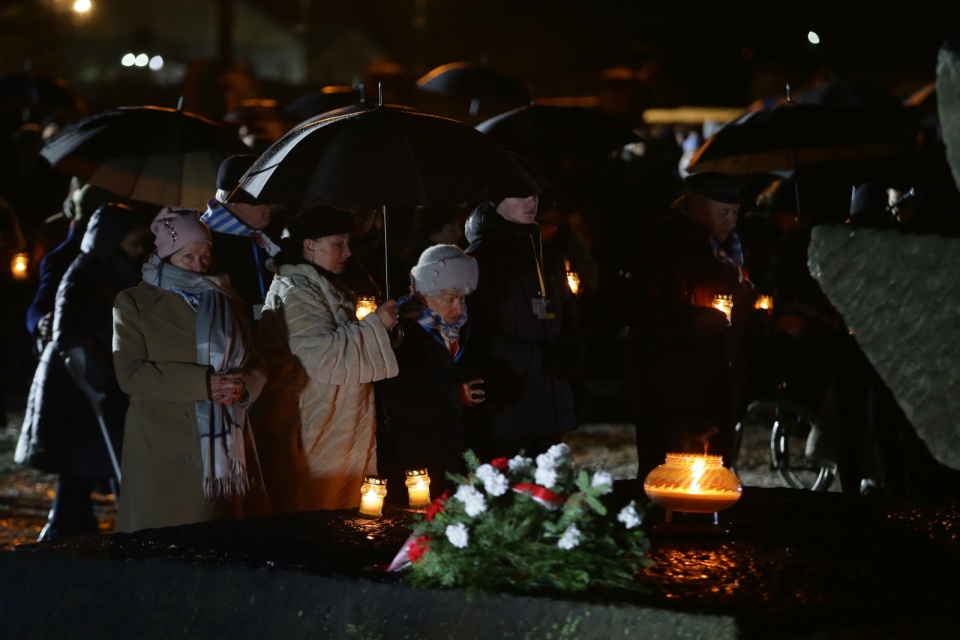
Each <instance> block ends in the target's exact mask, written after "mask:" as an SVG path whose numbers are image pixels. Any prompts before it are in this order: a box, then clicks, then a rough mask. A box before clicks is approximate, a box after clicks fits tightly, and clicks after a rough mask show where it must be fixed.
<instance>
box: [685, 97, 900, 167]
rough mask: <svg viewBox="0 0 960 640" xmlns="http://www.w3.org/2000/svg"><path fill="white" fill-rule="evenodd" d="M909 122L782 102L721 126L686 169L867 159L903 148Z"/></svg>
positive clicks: (844, 109) (889, 116)
mask: <svg viewBox="0 0 960 640" xmlns="http://www.w3.org/2000/svg"><path fill="white" fill-rule="evenodd" d="M914 127H915V125H911V123H910V120H909V118H908V117H907V115H906V112H903V114H902V115H901V114H891V113H887V112H879V111H865V110H863V109H858V108H851V107H840V106H828V105H812V104H790V103H787V104H783V105H780V106H776V107H772V108H768V109H760V110H757V111H752V112H750V113H748V114H746V115H744V116H741V117H739V118H737V119H736V120H732V121H730V122H728V123H726V124H725V125H723V126H722V127H721V128H720V129H718V130H717V131H716V133H714V134H713V135H712V136H710V138H709V139H708V140H707V141H706V142H705V143H704V144H703V146H701V147H700V149H699V150H698V151H697V154H696V155H695V156H694V157H693V159H692V160H691V161H690V165H689V171H690V172H691V173H698V172H703V171H722V172H725V173H730V174H751V173H770V172H787V171H793V170H795V169H797V168H798V167H801V166H804V165H812V164H820V163H825V162H837V161H843V162H850V161H859V160H872V159H876V158H881V157H884V156H889V155H892V154H894V153H896V152H897V151H900V150H905V149H907V148H908V147H909V146H910V145H911V144H912V143H913V142H915V140H916V132H915V128H914Z"/></svg>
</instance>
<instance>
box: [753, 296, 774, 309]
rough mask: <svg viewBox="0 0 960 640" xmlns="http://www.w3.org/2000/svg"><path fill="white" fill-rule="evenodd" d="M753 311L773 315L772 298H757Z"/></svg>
mask: <svg viewBox="0 0 960 640" xmlns="http://www.w3.org/2000/svg"><path fill="white" fill-rule="evenodd" d="M753 308H754V309H759V310H761V311H766V312H767V313H773V296H757V301H756V302H755V303H754V304H753Z"/></svg>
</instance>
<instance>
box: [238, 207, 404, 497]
mask: <svg viewBox="0 0 960 640" xmlns="http://www.w3.org/2000/svg"><path fill="white" fill-rule="evenodd" d="M353 226H354V215H353V213H351V212H349V211H343V210H340V209H337V208H334V207H331V206H317V207H310V208H306V209H303V210H301V211H299V212H298V213H297V214H296V215H294V216H293V217H292V218H290V219H289V220H288V221H287V227H286V231H285V237H283V238H282V239H281V249H280V252H279V253H278V254H277V256H276V257H275V259H274V263H275V265H276V268H277V273H276V275H275V276H274V279H273V282H272V284H271V285H270V289H269V291H268V292H267V297H266V301H265V304H264V309H263V315H262V317H261V319H260V347H261V349H262V351H263V353H264V356H265V358H266V361H267V370H268V373H269V379H268V382H267V386H266V389H265V390H264V393H263V401H262V402H261V403H260V404H258V406H257V413H256V415H255V416H254V426H255V432H256V435H257V438H258V442H257V444H258V448H259V451H260V453H261V460H262V463H263V468H264V476H265V481H266V485H267V491H268V494H269V496H270V502H271V506H272V508H273V511H274V512H275V513H289V512H295V511H310V510H317V509H349V508H356V507H358V506H359V504H360V487H361V485H362V484H363V479H364V476H368V475H376V471H377V451H376V444H375V435H374V432H375V427H376V409H375V404H374V386H373V383H374V382H376V381H378V380H383V379H385V378H391V377H393V376H395V375H397V359H396V356H395V355H394V352H393V349H392V348H391V346H390V341H391V337H390V333H389V331H390V329H392V328H393V327H394V326H395V325H396V324H397V315H398V312H397V304H396V302H395V301H393V300H388V301H386V302H384V303H382V304H381V305H380V306H379V307H377V309H376V310H375V311H374V313H370V314H368V315H366V316H365V317H364V318H363V320H357V316H356V310H357V309H356V307H357V297H356V295H355V294H354V292H353V291H351V290H350V289H349V288H347V287H346V285H345V284H344V283H343V282H342V280H341V279H340V274H341V273H343V270H344V268H345V266H346V264H347V260H348V259H349V258H350V255H351V252H350V232H351V231H352V229H353ZM398 489H399V487H398Z"/></svg>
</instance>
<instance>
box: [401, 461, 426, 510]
mask: <svg viewBox="0 0 960 640" xmlns="http://www.w3.org/2000/svg"><path fill="white" fill-rule="evenodd" d="M406 484H407V494H408V496H409V499H410V507H411V508H413V509H419V508H421V507H427V506H429V505H430V475H429V474H428V473H427V470H426V469H411V470H409V471H407V480H406Z"/></svg>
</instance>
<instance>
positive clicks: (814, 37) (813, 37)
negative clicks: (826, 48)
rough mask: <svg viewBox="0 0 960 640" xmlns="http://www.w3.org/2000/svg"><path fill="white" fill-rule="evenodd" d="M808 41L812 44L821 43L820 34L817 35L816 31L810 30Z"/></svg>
mask: <svg viewBox="0 0 960 640" xmlns="http://www.w3.org/2000/svg"><path fill="white" fill-rule="evenodd" d="M807 41H808V42H809V43H810V44H820V36H818V35H817V32H816V31H810V32H808V33H807Z"/></svg>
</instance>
